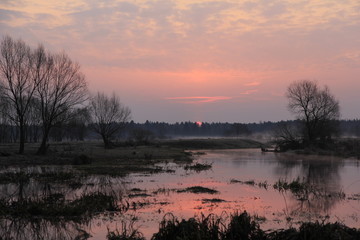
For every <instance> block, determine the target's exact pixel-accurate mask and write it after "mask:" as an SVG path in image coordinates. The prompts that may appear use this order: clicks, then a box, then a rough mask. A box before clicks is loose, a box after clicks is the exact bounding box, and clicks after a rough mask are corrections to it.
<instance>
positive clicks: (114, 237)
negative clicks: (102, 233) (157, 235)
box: [106, 220, 145, 240]
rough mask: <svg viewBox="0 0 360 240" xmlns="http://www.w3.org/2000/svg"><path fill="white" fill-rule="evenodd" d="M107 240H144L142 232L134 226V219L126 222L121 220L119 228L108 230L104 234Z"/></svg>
mask: <svg viewBox="0 0 360 240" xmlns="http://www.w3.org/2000/svg"><path fill="white" fill-rule="evenodd" d="M106 238H107V239H108V240H145V238H144V236H143V234H142V233H141V232H139V231H138V229H136V228H134V221H132V220H131V221H130V222H129V223H128V224H127V223H126V222H125V221H122V222H121V228H120V229H118V228H117V229H115V230H114V231H110V230H109V229H108V233H107V235H106Z"/></svg>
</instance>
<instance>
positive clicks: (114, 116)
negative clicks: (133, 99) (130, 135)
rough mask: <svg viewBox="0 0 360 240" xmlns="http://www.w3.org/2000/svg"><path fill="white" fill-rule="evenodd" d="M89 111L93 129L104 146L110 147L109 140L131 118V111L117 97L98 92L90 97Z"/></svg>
mask: <svg viewBox="0 0 360 240" xmlns="http://www.w3.org/2000/svg"><path fill="white" fill-rule="evenodd" d="M90 112H91V117H92V124H93V128H94V130H95V131H96V132H97V133H98V134H99V135H100V136H101V137H102V139H103V141H104V144H105V148H110V147H112V145H113V144H112V142H111V140H112V139H113V138H114V136H115V135H116V134H117V133H118V132H119V131H120V130H121V129H122V128H123V127H124V123H125V122H128V121H129V120H130V118H131V116H130V115H131V111H130V109H129V108H128V107H125V106H123V104H122V103H121V102H120V99H119V97H117V96H116V95H115V94H113V95H112V96H111V97H108V96H106V95H105V94H104V93H100V92H98V93H97V94H96V95H95V96H93V97H92V98H91V101H90Z"/></svg>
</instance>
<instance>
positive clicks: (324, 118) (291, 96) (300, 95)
mask: <svg viewBox="0 0 360 240" xmlns="http://www.w3.org/2000/svg"><path fill="white" fill-rule="evenodd" d="M286 96H287V98H288V100H289V105H288V107H289V110H290V111H291V112H292V113H294V114H296V115H297V117H298V118H299V120H301V121H302V122H303V127H304V136H303V137H304V140H306V141H309V142H313V141H314V140H316V139H318V138H320V137H321V138H325V137H331V135H332V134H333V133H334V132H335V131H336V128H335V127H334V125H333V123H334V122H336V121H337V120H338V119H339V117H340V108H339V101H338V100H337V99H336V98H335V97H334V96H333V95H332V94H331V93H330V91H329V88H328V87H327V86H325V87H324V88H323V89H321V88H319V87H318V85H317V83H316V82H314V81H309V80H302V81H296V82H293V83H292V84H290V86H289V87H288V89H287V94H286Z"/></svg>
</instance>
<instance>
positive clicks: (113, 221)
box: [0, 149, 360, 239]
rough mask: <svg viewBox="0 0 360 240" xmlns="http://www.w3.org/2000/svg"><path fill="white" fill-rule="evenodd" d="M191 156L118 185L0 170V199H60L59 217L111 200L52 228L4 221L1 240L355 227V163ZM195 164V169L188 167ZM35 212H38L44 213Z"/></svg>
mask: <svg viewBox="0 0 360 240" xmlns="http://www.w3.org/2000/svg"><path fill="white" fill-rule="evenodd" d="M195 156H196V159H195V161H194V163H192V164H191V165H186V164H183V165H177V164H174V163H169V164H165V165H164V164H162V165H161V166H162V167H164V168H165V169H166V171H163V172H161V173H154V174H130V175H128V176H127V177H123V178H121V177H105V176H82V175H81V174H75V175H74V174H70V175H67V173H73V171H74V170H73V169H72V168H71V167H61V168H60V167H36V168H23V169H20V168H10V169H9V168H7V169H2V170H1V171H2V172H1V173H2V181H1V183H2V184H1V185H0V194H1V199H7V202H9V199H10V200H11V201H10V202H16V201H17V200H19V199H28V201H29V200H31V199H33V200H34V199H36V201H38V202H39V201H40V200H41V201H43V200H44V199H46V202H45V203H44V204H45V205H46V204H47V205H49V204H51V203H53V202H55V205H56V204H57V205H59V204H60V205H61V204H64V199H66V200H67V201H66V203H67V205H66V204H65V205H64V209H66V211H65V210H64V211H65V213H67V211H70V212H71V211H75V210H73V209H72V208H71V206H74V205H76V204H79V202H82V201H84V205H87V204H92V198H93V197H96V199H98V198H99V197H102V198H101V199H103V198H104V196H105V198H104V199H105V200H106V201H107V198H106V196H111V197H112V198H111V199H110V201H109V202H106V201H105V200H104V201H105V202H106V204H105V207H103V206H101V207H99V206H91V208H98V209H99V210H98V211H97V212H102V213H101V214H95V213H94V214H92V212H91V209H86V206H84V207H82V208H84V209H85V210H84V214H85V215H84V216H85V217H83V218H81V219H77V218H75V219H74V218H71V213H69V216H70V217H69V218H66V217H62V220H63V221H60V222H59V221H58V220H56V221H55V220H54V219H53V218H52V215H53V213H50V214H49V215H41V214H39V217H38V218H35V219H36V221H34V218H32V219H31V220H29V218H27V216H22V215H18V216H17V215H16V214H15V215H14V214H11V216H10V214H8V217H4V218H2V220H1V221H0V222H1V227H0V229H2V230H1V231H2V232H1V235H2V236H9V237H10V236H14V237H15V239H16V238H17V239H21V237H24V236H26V237H27V239H38V238H39V236H41V237H42V238H47V239H73V238H75V237H78V239H86V238H89V239H105V238H106V235H107V233H108V230H110V231H114V230H115V229H121V228H122V227H123V226H124V225H123V224H124V223H126V224H127V227H129V225H131V224H133V226H134V227H135V228H138V229H139V231H140V232H142V233H143V234H144V236H145V237H146V238H147V239H150V238H151V236H152V234H153V233H154V232H157V231H158V229H159V222H160V221H161V220H162V219H163V217H164V216H165V215H166V214H167V213H171V214H173V215H174V216H176V217H177V218H179V219H181V218H186V219H187V218H190V217H194V216H199V217H200V216H201V215H202V214H204V215H208V214H210V213H214V214H217V215H219V216H220V215H221V216H223V217H224V218H225V219H226V218H227V217H228V216H229V215H230V214H231V213H233V212H235V211H239V212H242V211H244V210H246V211H247V212H248V213H250V214H251V215H252V216H256V218H257V220H258V221H259V223H260V225H261V228H262V229H264V230H267V229H280V228H287V227H290V226H293V227H296V226H298V225H299V223H300V222H303V221H316V220H319V221H330V222H335V221H338V222H341V223H344V224H346V225H347V226H349V227H356V228H359V227H360V222H359V217H360V215H359V214H360V185H359V183H360V167H359V166H360V164H359V163H360V162H359V160H355V159H353V160H351V159H341V158H335V157H328V156H318V157H314V156H304V155H293V154H286V153H281V154H279V153H270V152H268V153H262V152H260V151H259V150H258V149H247V150H245V149H242V150H209V151H204V152H203V153H202V154H195ZM196 163H199V165H198V167H194V166H196V165H195V164H196ZM200 164H202V165H200ZM209 165H210V166H211V167H210V166H209ZM5 173H12V175H11V174H10V175H6V174H5ZM14 173H15V175H14ZM59 173H61V174H59ZM24 176H25V177H24ZM26 176H27V177H26ZM21 179H23V180H21ZM5 180H6V181H5ZM49 197H51V201H49ZM87 198H89V200H86V199H87ZM85 200H86V201H85ZM41 201H40V203H41V204H43V203H42V202H41ZM2 204H4V203H2ZM7 204H8V203H7ZM12 204H13V203H12ZM41 204H40V207H39V208H41V207H44V206H45V205H44V204H43V205H41ZM9 206H11V207H13V206H12V205H11V204H10V205H9ZM76 206H78V205H76ZM34 208H35V210H36V207H34ZM69 208H70V210H69ZM1 210H2V209H0V211H1ZM35 210H34V209H32V211H35ZM36 211H40V210H36ZM36 211H35V213H37V212H36ZM42 214H45V213H42ZM5 215H6V214H5ZM168 217H169V215H168Z"/></svg>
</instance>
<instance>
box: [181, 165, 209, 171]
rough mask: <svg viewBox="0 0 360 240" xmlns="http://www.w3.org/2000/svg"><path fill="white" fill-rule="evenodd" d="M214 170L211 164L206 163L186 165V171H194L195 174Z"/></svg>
mask: <svg viewBox="0 0 360 240" xmlns="http://www.w3.org/2000/svg"><path fill="white" fill-rule="evenodd" d="M211 168H212V165H211V164H205V163H196V164H194V165H185V166H184V169H185V170H192V171H195V172H201V171H207V170H209V169H211Z"/></svg>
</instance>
